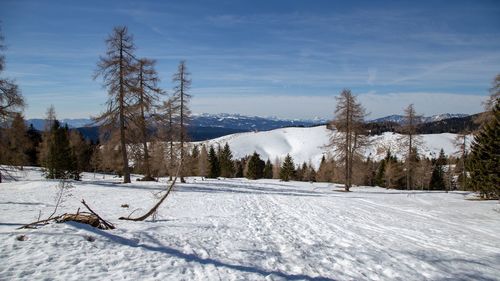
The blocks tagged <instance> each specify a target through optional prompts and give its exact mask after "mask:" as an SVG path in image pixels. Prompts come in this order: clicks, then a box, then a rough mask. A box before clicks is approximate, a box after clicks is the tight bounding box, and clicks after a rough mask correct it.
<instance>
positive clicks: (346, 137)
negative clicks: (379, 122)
mask: <svg viewBox="0 0 500 281" xmlns="http://www.w3.org/2000/svg"><path fill="white" fill-rule="evenodd" d="M336 99H337V106H336V109H335V120H334V121H333V126H334V127H335V128H336V129H337V130H338V133H334V134H333V135H332V137H331V138H330V144H329V146H330V147H333V150H334V154H335V156H336V157H337V158H339V160H341V161H342V162H343V163H344V172H345V174H344V176H345V183H344V184H345V190H346V191H349V189H350V188H351V186H352V174H353V173H352V170H353V163H354V161H353V160H354V158H355V157H361V155H360V152H361V149H362V148H363V147H365V146H366V145H368V138H367V137H366V135H365V134H364V130H363V122H364V118H365V116H366V113H365V109H364V108H363V106H362V105H361V103H359V102H358V101H357V99H356V97H355V96H354V95H353V94H352V92H351V90H349V89H344V90H342V92H341V93H340V95H339V96H338V97H337V98H336Z"/></svg>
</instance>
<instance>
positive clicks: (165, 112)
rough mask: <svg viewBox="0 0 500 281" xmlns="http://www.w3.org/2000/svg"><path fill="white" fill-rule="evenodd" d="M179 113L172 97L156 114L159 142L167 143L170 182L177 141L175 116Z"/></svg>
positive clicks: (175, 99) (173, 170)
mask: <svg viewBox="0 0 500 281" xmlns="http://www.w3.org/2000/svg"><path fill="white" fill-rule="evenodd" d="M178 112H179V104H178V101H177V96H175V95H174V96H172V97H170V98H169V99H168V100H166V101H164V102H163V104H162V105H161V106H159V107H158V114H157V115H156V117H157V121H158V128H159V137H160V139H161V140H163V141H165V142H167V143H168V149H167V152H168V153H167V155H168V164H167V167H166V170H167V172H168V175H169V178H170V180H172V175H173V174H174V173H175V165H174V164H175V158H176V157H175V154H176V151H175V148H174V142H175V141H176V140H177V138H176V137H175V136H176V132H178V127H179V126H178V123H177V119H178V118H177V115H178Z"/></svg>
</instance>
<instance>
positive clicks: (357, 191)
mask: <svg viewBox="0 0 500 281" xmlns="http://www.w3.org/2000/svg"><path fill="white" fill-rule="evenodd" d="M19 177H20V181H17V182H10V183H2V184H0V280H500V235H499V233H500V206H499V204H498V201H470V200H465V199H464V198H465V197H466V196H467V193H464V192H451V193H444V192H406V191H397V190H385V189H381V188H369V187H355V188H353V189H352V190H353V192H350V193H344V192H337V190H340V188H338V187H337V186H335V185H329V184H326V183H314V184H312V183H299V182H290V183H284V182H279V181H275V180H258V181H249V180H245V179H227V180H205V181H201V179H199V178H189V179H188V183H186V184H180V185H178V187H177V189H176V191H175V192H174V193H173V195H172V196H171V197H169V198H168V199H167V201H166V204H164V206H163V207H162V208H161V210H160V212H159V214H158V217H157V220H156V221H145V222H125V221H120V220H118V219H117V218H118V217H119V216H124V215H125V216H126V215H128V214H129V213H130V212H132V211H133V210H135V209H138V208H141V210H139V211H137V212H136V214H139V213H141V214H142V213H143V212H144V209H146V208H149V206H151V205H152V204H153V202H154V199H153V196H152V193H153V192H159V191H161V190H163V188H164V187H165V182H160V183H142V182H135V181H134V182H133V183H132V184H127V185H123V184H118V182H119V179H116V178H112V177H111V176H106V177H105V179H103V176H102V175H98V176H97V178H94V177H93V175H92V174H84V176H83V181H82V182H75V183H74V186H75V187H74V188H72V189H71V190H70V191H69V193H70V194H71V196H68V197H67V198H66V201H65V202H64V204H63V206H62V208H61V210H60V212H61V213H62V212H76V210H77V209H78V208H79V207H82V206H81V204H80V203H79V201H80V200H81V199H82V198H84V199H85V200H86V201H87V203H88V204H89V205H90V206H91V207H92V208H93V209H94V210H95V211H97V212H98V213H99V214H100V215H102V216H103V217H104V218H106V219H108V220H110V221H111V222H112V223H114V224H115V225H116V226H117V229H115V230H111V231H102V230H98V229H94V228H91V227H89V226H87V225H82V224H78V223H64V224H50V225H46V226H43V227H41V228H39V229H32V230H16V228H17V227H19V226H20V225H22V224H25V223H28V222H31V221H34V220H36V219H37V217H38V215H39V211H42V213H43V215H42V217H46V216H48V215H49V214H50V213H51V211H52V210H53V208H54V196H55V193H56V188H55V186H56V185H57V182H56V181H48V180H45V179H42V178H41V175H40V173H39V172H38V171H37V170H34V169H28V170H27V171H26V172H22V173H20V174H19ZM122 204H129V205H130V207H129V208H122V207H121V205H122ZM82 210H83V208H82ZM22 234H24V235H25V236H26V237H27V240H26V241H18V240H17V239H16V237H18V236H19V235H22ZM89 237H90V238H89ZM93 239H95V240H94V241H93V242H90V241H88V240H93Z"/></svg>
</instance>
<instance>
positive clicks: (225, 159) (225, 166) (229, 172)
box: [219, 142, 234, 178]
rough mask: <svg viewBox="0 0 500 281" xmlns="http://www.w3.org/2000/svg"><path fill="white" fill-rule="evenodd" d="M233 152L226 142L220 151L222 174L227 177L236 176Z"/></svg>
mask: <svg viewBox="0 0 500 281" xmlns="http://www.w3.org/2000/svg"><path fill="white" fill-rule="evenodd" d="M232 158H233V154H232V153H231V149H230V148H229V144H228V143H227V142H226V144H225V145H224V148H223V149H222V150H221V151H220V157H219V162H220V175H221V176H222V177H225V178H232V177H233V176H234V165H233V160H232Z"/></svg>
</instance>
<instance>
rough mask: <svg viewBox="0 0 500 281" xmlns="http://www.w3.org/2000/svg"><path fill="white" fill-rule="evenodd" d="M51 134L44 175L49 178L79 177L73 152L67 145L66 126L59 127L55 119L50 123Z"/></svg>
mask: <svg viewBox="0 0 500 281" xmlns="http://www.w3.org/2000/svg"><path fill="white" fill-rule="evenodd" d="M51 135H52V137H51V141H50V144H49V153H48V159H47V167H46V169H47V171H46V177H47V178H51V179H66V178H75V179H79V174H78V172H77V169H76V160H75V154H74V153H73V151H72V150H71V147H70V145H69V139H68V128H67V127H61V126H60V124H59V121H57V120H56V121H55V122H54V124H53V125H52V130H51Z"/></svg>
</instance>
